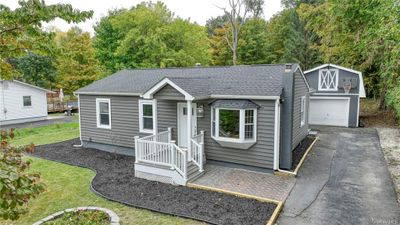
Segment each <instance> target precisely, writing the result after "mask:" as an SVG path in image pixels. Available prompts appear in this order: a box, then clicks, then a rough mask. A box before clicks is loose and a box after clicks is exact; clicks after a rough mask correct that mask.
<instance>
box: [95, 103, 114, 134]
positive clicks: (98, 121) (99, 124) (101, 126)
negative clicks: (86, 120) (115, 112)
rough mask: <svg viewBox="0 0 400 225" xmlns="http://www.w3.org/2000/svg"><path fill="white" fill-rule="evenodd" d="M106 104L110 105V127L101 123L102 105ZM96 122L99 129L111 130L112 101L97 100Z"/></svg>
mask: <svg viewBox="0 0 400 225" xmlns="http://www.w3.org/2000/svg"><path fill="white" fill-rule="evenodd" d="M101 102H106V103H108V114H109V117H108V119H109V125H103V124H101V123H100V103H101ZM96 121H97V128H102V129H111V121H112V120H111V101H110V99H109V98H96Z"/></svg>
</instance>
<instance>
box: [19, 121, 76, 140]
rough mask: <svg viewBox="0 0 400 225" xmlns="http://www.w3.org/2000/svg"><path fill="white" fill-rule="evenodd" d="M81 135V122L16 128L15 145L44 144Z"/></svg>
mask: <svg viewBox="0 0 400 225" xmlns="http://www.w3.org/2000/svg"><path fill="white" fill-rule="evenodd" d="M77 137H79V123H78V122H71V123H56V124H51V125H46V126H41V127H28V128H22V129H16V130H15V138H14V140H12V142H11V143H12V144H13V145H14V146H20V145H28V144H31V143H34V144H35V145H44V144H49V143H56V142H61V141H65V140H70V139H73V138H77Z"/></svg>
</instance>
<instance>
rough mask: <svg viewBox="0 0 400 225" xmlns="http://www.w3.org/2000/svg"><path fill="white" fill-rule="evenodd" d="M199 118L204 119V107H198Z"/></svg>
mask: <svg viewBox="0 0 400 225" xmlns="http://www.w3.org/2000/svg"><path fill="white" fill-rule="evenodd" d="M196 113H197V117H199V118H203V117H204V105H198V106H197V109H196Z"/></svg>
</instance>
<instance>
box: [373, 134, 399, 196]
mask: <svg viewBox="0 0 400 225" xmlns="http://www.w3.org/2000/svg"><path fill="white" fill-rule="evenodd" d="M376 129H377V131H378V134H379V139H380V143H381V148H382V152H383V155H384V157H385V160H386V164H387V166H388V169H389V172H390V175H391V177H392V180H393V184H394V186H395V189H396V194H397V201H398V202H399V203H400V129H396V128H376Z"/></svg>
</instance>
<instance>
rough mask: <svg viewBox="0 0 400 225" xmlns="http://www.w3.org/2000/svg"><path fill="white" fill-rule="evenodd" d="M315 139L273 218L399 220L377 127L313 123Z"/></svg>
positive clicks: (337, 221) (325, 221)
mask: <svg viewBox="0 0 400 225" xmlns="http://www.w3.org/2000/svg"><path fill="white" fill-rule="evenodd" d="M316 129H318V130H320V133H319V137H320V141H319V142H318V143H316V145H315V147H314V149H313V151H312V152H311V154H310V155H309V156H308V158H307V160H306V162H305V164H304V165H303V168H302V169H301V170H300V173H299V175H298V178H297V181H296V184H295V186H294V188H293V190H292V192H291V194H290V195H289V197H288V199H287V201H286V203H285V207H284V209H283V212H282V214H281V216H280V218H279V220H278V222H277V224H307V225H309V224H385V225H386V224H387V225H391V224H400V210H399V204H398V203H397V201H396V196H395V192H394V188H393V183H392V180H391V179H390V177H389V172H388V170H387V167H386V163H385V161H384V159H383V155H382V152H381V148H380V145H379V138H378V135H377V132H376V130H375V129H367V128H364V129H347V128H328V127H316Z"/></svg>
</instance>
